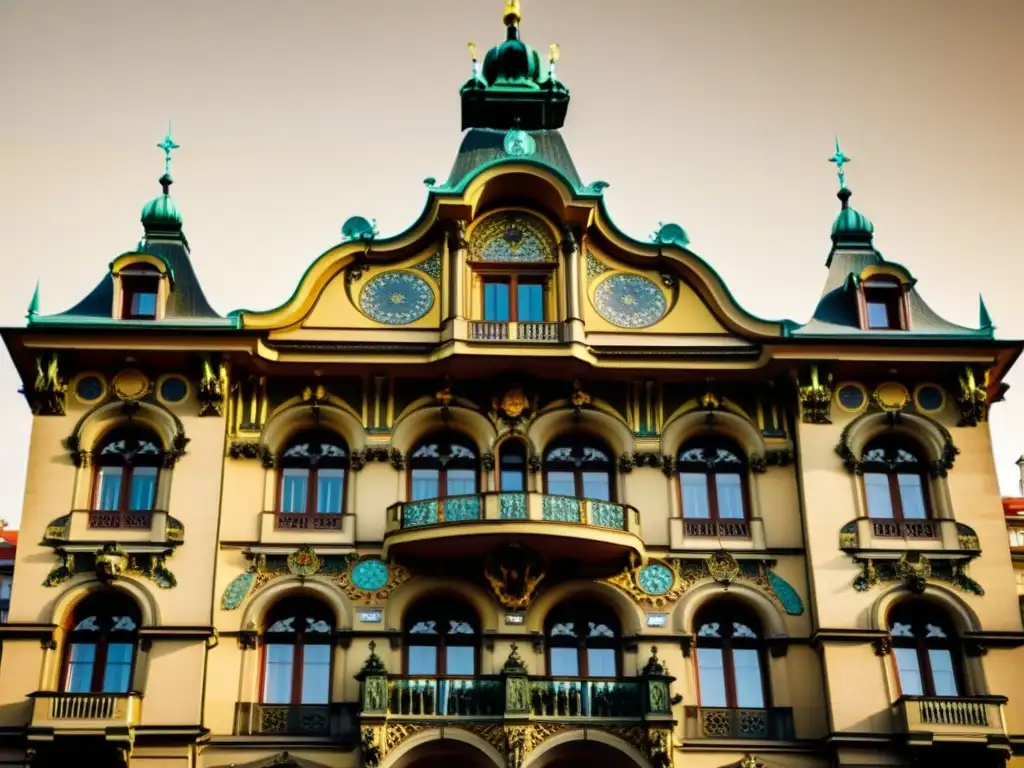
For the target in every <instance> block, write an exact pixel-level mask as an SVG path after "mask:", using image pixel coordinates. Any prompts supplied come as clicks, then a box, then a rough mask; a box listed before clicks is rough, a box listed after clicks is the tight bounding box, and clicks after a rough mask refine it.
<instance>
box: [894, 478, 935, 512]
mask: <svg viewBox="0 0 1024 768" xmlns="http://www.w3.org/2000/svg"><path fill="white" fill-rule="evenodd" d="M896 480H897V481H898V482H899V488H900V504H902V505H903V517H905V518H907V519H908V520H924V519H925V518H926V517H928V510H927V508H926V507H925V504H924V485H923V483H922V482H921V476H920V475H897V476H896Z"/></svg>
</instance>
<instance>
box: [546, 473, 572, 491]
mask: <svg viewBox="0 0 1024 768" xmlns="http://www.w3.org/2000/svg"><path fill="white" fill-rule="evenodd" d="M547 481H548V493H549V494H551V495H552V496H575V495H576V476H575V475H573V473H572V472H548V476H547Z"/></svg>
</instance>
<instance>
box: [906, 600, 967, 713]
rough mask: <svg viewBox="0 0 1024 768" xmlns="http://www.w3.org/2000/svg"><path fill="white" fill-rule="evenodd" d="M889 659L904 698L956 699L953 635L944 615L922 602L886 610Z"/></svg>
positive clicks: (957, 677) (957, 680) (957, 683)
mask: <svg viewBox="0 0 1024 768" xmlns="http://www.w3.org/2000/svg"><path fill="white" fill-rule="evenodd" d="M889 635H890V637H891V641H892V656H893V662H894V664H895V666H896V674H897V676H898V677H899V683H900V692H901V693H902V694H903V695H904V696H958V695H960V690H961V687H962V686H961V684H960V669H959V665H958V659H959V653H958V648H957V645H958V644H957V635H956V632H955V630H954V629H953V626H952V624H951V623H950V621H949V619H948V618H947V617H946V615H945V614H944V613H943V612H942V611H940V610H938V609H937V608H936V607H935V606H934V605H932V604H931V603H929V602H927V601H924V600H906V601H903V602H900V603H897V604H896V605H894V606H893V607H892V609H891V610H890V611H889Z"/></svg>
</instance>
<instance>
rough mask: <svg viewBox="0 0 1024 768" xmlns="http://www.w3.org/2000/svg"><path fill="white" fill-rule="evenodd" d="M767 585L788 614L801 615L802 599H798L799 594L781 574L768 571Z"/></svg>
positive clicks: (802, 608)
mask: <svg viewBox="0 0 1024 768" xmlns="http://www.w3.org/2000/svg"><path fill="white" fill-rule="evenodd" d="M768 585H769V586H770V587H771V588H772V592H774V593H775V596H776V597H777V598H779V602H780V603H782V607H783V608H784V609H785V611H786V613H788V614H789V615H790V616H801V615H803V612H804V601H803V600H801V599H800V595H798V594H797V592H796V590H795V589H793V585H792V584H790V583H789V582H788V581H786V580H785V579H784V578H782V577H781V576H776V575H775V574H774V573H773V572H772V571H768Z"/></svg>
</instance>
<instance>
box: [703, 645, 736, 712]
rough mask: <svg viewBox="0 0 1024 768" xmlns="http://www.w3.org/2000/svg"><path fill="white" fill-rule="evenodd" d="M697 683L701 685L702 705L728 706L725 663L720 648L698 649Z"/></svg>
mask: <svg viewBox="0 0 1024 768" xmlns="http://www.w3.org/2000/svg"><path fill="white" fill-rule="evenodd" d="M697 683H698V685H699V686H700V705H701V706H702V707H727V706H729V700H728V698H727V697H726V694H725V664H724V663H723V661H722V650H721V649H720V648H698V649H697Z"/></svg>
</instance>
